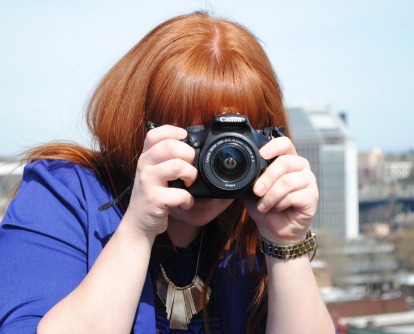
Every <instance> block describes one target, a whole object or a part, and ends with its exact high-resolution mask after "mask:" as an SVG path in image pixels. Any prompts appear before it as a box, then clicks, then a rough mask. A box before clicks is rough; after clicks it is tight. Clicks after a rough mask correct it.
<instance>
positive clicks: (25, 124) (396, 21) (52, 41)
mask: <svg viewBox="0 0 414 334" xmlns="http://www.w3.org/2000/svg"><path fill="white" fill-rule="evenodd" d="M413 9H414V3H412V2H408V1H403V0H396V1H384V0H383V1H374V0H367V1H364V2H360V1H347V2H340V1H335V2H328V1H322V0H317V1H313V2H306V1H295V2H294V3H288V2H285V1H281V0H277V1H269V0H266V1H261V2H258V3H255V5H254V6H253V5H252V4H251V2H248V1H233V0H231V1H230V0H227V1H218V0H215V1H191V0H185V1H180V2H179V3H178V2H170V1H155V2H146V3H137V2H133V1H120V2H117V3H115V2H114V3H112V2H110V1H100V2H98V1H96V0H93V1H88V2H87V3H85V2H81V1H72V2H70V3H56V2H53V1H46V0H43V1H39V2H36V3H32V2H29V1H15V2H12V1H4V2H1V3H0V27H1V28H2V29H0V40H1V42H2V49H3V52H2V53H1V54H0V76H1V78H2V81H3V84H2V88H1V89H0V115H1V122H0V155H11V154H15V153H17V152H19V151H22V150H24V149H26V148H28V147H31V146H33V145H37V144H40V143H44V142H47V141H51V140H73V141H77V142H80V143H81V144H86V145H87V144H88V140H87V138H88V136H87V132H86V128H85V125H84V121H83V114H82V111H83V109H84V105H85V103H86V102H87V99H88V96H89V95H90V94H91V91H92V90H93V87H95V86H96V84H97V82H98V81H99V79H100V78H101V77H102V76H103V74H104V73H105V72H106V71H107V70H108V69H109V68H110V66H111V65H113V64H114V62H115V61H116V60H118V59H119V58H120V57H121V56H122V55H123V54H124V53H125V52H126V51H127V50H128V49H129V48H130V47H132V45H134V44H135V43H136V42H137V41H138V40H139V39H140V38H142V37H143V36H144V34H145V33H146V32H148V31H149V30H150V29H151V28H153V27H154V26H155V25H157V24H158V23H161V22H162V21H164V20H166V19H168V18H170V17H172V16H175V15H178V14H184V13H188V12H191V11H194V10H207V11H209V12H211V13H213V14H214V15H215V16H222V17H224V18H228V19H231V20H234V21H236V22H239V23H241V24H243V25H245V26H246V27H247V28H249V29H250V30H251V31H252V32H253V33H254V34H255V35H256V36H257V37H258V38H259V39H260V40H261V42H262V45H263V47H264V49H265V51H266V52H267V54H268V56H269V58H270V60H271V62H272V64H273V66H274V68H275V71H276V74H277V75H278V78H279V80H280V82H281V86H282V89H283V92H284V96H285V102H286V104H287V106H289V107H292V106H300V107H305V108H306V107H309V106H312V105H328V106H329V109H330V110H331V111H332V112H334V113H336V112H342V111H345V112H346V113H347V115H348V123H349V130H350V132H351V133H352V135H353V136H354V137H355V138H356V140H357V147H358V150H359V151H361V150H368V149H371V148H374V147H379V148H380V149H382V150H383V151H385V152H389V151H403V150H408V149H413V148H414V142H413V139H414V138H413V135H412V134H411V124H414V113H413V112H412V111H413V106H414V95H413V94H412V93H411V91H412V90H413V88H414V84H413V82H412V79H411V78H412V77H413V75H414V63H413V61H412V59H414V42H412V40H411V39H412V38H411V36H412V35H413V33H414V21H413V20H412V19H411V13H412V12H413Z"/></svg>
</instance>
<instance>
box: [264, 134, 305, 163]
mask: <svg viewBox="0 0 414 334" xmlns="http://www.w3.org/2000/svg"><path fill="white" fill-rule="evenodd" d="M259 152H260V156H261V157H262V158H263V159H267V160H269V159H272V158H275V157H278V156H281V155H285V154H292V155H297V152H296V149H295V146H294V145H293V143H292V141H291V140H290V139H289V138H288V137H278V138H273V139H272V140H271V141H269V142H268V143H266V144H265V145H264V146H263V147H262V148H261V149H260V151H259Z"/></svg>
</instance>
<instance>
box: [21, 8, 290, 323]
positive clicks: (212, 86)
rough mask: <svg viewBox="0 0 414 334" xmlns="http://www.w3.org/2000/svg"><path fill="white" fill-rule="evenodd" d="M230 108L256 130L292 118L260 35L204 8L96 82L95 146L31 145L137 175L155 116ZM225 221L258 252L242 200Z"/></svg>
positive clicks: (191, 119)
mask: <svg viewBox="0 0 414 334" xmlns="http://www.w3.org/2000/svg"><path fill="white" fill-rule="evenodd" d="M224 112H234V113H240V114H244V115H247V116H248V117H249V119H250V122H251V124H252V126H253V127H254V128H256V129H261V128H263V127H265V126H286V125H287V119H286V113H285V109H284V106H283V99H282V93H281V89H280V87H279V84H278V81H277V79H276V75H275V73H274V71H273V68H272V66H271V64H270V62H269V60H268V58H267V56H266V54H265V52H264V50H263V48H262V47H261V45H260V44H259V42H258V41H257V39H256V38H255V37H254V36H253V35H252V34H251V33H250V32H249V31H248V30H247V29H245V28H244V27H242V26H240V25H238V24H236V23H233V22H229V21H227V20H223V19H217V18H212V17H211V16H210V15H208V14H207V13H204V12H196V13H192V14H189V15H183V16H178V17H175V18H173V19H170V20H168V21H166V22H164V23H162V24H160V25H159V26H157V27H156V28H155V29H153V30H152V31H151V32H149V33H148V34H147V35H146V36H145V37H144V38H143V39H142V40H141V41H140V42H139V43H138V44H136V45H135V46H134V47H133V48H132V49H131V50H130V51H129V52H128V53H127V54H126V55H125V56H124V57H123V58H122V59H121V60H120V61H119V62H118V63H116V64H115V65H114V66H113V67H112V69H110V70H109V72H108V73H107V74H106V75H105V76H104V78H103V79H102V81H101V82H100V84H99V85H98V87H97V88H96V90H95V92H94V93H93V95H92V97H91V99H90V102H89V105H88V108H87V123H88V127H89V129H90V131H91V133H92V137H93V140H94V141H95V144H96V146H95V149H94V150H89V149H86V148H83V147H80V146H77V145H71V144H67V143H54V144H48V145H44V146H41V147H38V148H35V149H33V150H31V151H30V152H29V155H28V157H27V161H33V160H37V159H44V158H47V159H66V160H70V161H73V162H74V163H79V164H82V165H83V166H85V167H88V168H93V169H95V170H101V167H102V166H101V165H102V164H107V165H109V166H111V168H116V169H117V170H118V172H119V173H122V174H123V175H124V176H126V177H128V178H130V179H132V178H133V176H134V174H135V169H136V166H137V161H138V158H139V156H140V153H141V151H142V148H143V143H144V139H145V133H146V130H145V124H146V123H147V122H148V121H152V122H156V123H160V124H173V125H177V126H181V127H186V126H188V125H196V124H204V125H207V124H209V122H210V121H211V120H212V118H213V116H215V115H217V114H220V113H224ZM235 220H236V221H235ZM219 222H220V223H221V225H225V226H224V229H225V230H226V231H227V233H228V239H229V241H228V242H227V244H226V245H225V248H224V249H223V251H226V250H227V251H228V250H229V248H230V245H232V247H234V245H236V246H235V247H236V249H239V250H240V254H243V256H252V257H254V256H255V254H256V248H257V247H256V246H257V245H256V243H257V241H256V240H257V229H256V226H255V224H254V222H252V221H251V219H250V218H249V217H248V216H247V215H246V213H245V211H244V208H243V204H242V202H240V201H235V202H234V203H233V205H232V206H231V207H230V208H229V209H228V210H227V211H226V212H224V213H223V214H222V216H221V217H219ZM238 246H240V247H238ZM252 271H253V270H252ZM210 276H211V275H210ZM210 278H211V277H210ZM266 279H267V274H266V272H265V271H263V272H262V273H261V274H260V284H259V287H258V289H257V295H256V299H255V301H254V305H253V308H252V317H251V321H250V322H249V328H250V330H253V329H252V328H257V326H258V324H254V320H257V321H260V317H259V318H257V317H254V316H253V315H255V314H256V315H257V313H260V312H259V311H260V310H259V305H261V306H263V304H264V303H263V300H264V298H265V295H266V284H265V283H266ZM262 310H264V311H263V314H264V313H265V312H266V310H265V307H263V308H262Z"/></svg>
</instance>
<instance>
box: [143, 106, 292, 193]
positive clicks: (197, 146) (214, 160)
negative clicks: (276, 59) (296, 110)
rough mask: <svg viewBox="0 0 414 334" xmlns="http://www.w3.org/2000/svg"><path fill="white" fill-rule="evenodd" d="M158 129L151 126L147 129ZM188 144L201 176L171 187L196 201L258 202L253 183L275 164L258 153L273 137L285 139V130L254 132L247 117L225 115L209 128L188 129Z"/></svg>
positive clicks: (171, 183) (174, 183) (266, 129)
mask: <svg viewBox="0 0 414 334" xmlns="http://www.w3.org/2000/svg"><path fill="white" fill-rule="evenodd" d="M156 126H159V125H157V124H154V123H148V124H147V129H148V130H150V129H152V128H154V127H156ZM186 130H187V138H185V139H183V141H184V142H185V143H187V144H188V145H190V146H191V147H193V148H194V150H195V152H196V154H195V159H194V166H195V167H196V168H197V170H198V172H199V175H198V177H197V179H196V181H195V182H194V183H193V184H192V185H191V186H190V187H186V186H185V185H184V182H183V181H182V180H180V179H177V180H174V181H171V182H169V186H170V187H176V188H183V189H186V190H188V191H189V192H190V194H192V195H193V196H194V197H196V198H234V199H249V198H257V196H256V195H254V193H253V191H252V187H253V184H254V182H255V181H256V180H257V178H258V177H259V175H260V174H261V173H262V172H263V171H264V170H265V169H266V168H267V166H268V165H269V164H270V163H271V162H272V161H273V160H274V159H272V160H264V159H262V158H261V157H260V155H259V149H260V148H261V147H262V146H263V145H265V144H266V143H267V142H269V141H270V140H271V139H272V138H273V137H281V136H284V135H285V128H284V127H280V128H278V127H266V128H264V129H262V130H255V129H253V128H252V127H251V125H250V122H249V119H248V117H247V116H244V115H240V114H222V115H218V116H215V117H214V119H213V122H212V124H211V126H210V127H208V128H205V127H204V126H203V125H194V126H189V127H187V128H186Z"/></svg>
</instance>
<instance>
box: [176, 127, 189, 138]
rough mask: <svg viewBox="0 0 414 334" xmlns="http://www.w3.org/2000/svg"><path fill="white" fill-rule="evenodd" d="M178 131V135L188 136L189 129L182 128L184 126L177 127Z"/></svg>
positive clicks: (181, 136)
mask: <svg viewBox="0 0 414 334" xmlns="http://www.w3.org/2000/svg"><path fill="white" fill-rule="evenodd" d="M177 133H178V136H179V137H180V138H185V137H187V131H185V130H184V129H182V128H178V129H177Z"/></svg>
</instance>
